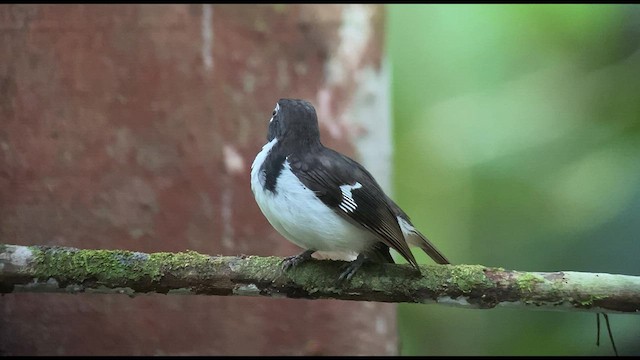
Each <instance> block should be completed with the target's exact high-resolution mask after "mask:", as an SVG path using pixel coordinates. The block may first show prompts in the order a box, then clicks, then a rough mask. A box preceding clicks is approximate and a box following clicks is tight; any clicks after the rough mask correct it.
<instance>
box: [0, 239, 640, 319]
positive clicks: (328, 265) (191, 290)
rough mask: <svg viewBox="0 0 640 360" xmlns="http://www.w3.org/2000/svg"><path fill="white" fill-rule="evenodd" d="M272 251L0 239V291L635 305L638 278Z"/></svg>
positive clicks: (556, 306) (555, 306)
mask: <svg viewBox="0 0 640 360" xmlns="http://www.w3.org/2000/svg"><path fill="white" fill-rule="evenodd" d="M281 261H282V259H281V258H278V257H259V256H209V255H203V254H199V253H197V252H194V251H187V252H180V253H166V252H160V253H152V254H146V253H141V252H134V251H125V250H90V249H76V248H69V247H56V246H19V245H0V293H15V292H63V293H82V292H92V293H107V294H109V293H112V294H122V293H124V294H128V295H129V296H135V295H140V294H148V293H161V294H181V295H187V294H191V295H219V296H232V295H235V296H271V297H288V298H304V299H340V300H356V301H380V302H407V303H438V304H444V305H454V306H463V307H472V308H480V309H489V308H494V307H497V306H510V307H521V308H530V309H544V310H562V311H592V312H618V313H632V314H638V313H640V277H637V276H628V275H614V274H603V273H599V274H595V273H584V272H572V271H560V272H546V273H543V272H519V271H512V270H505V269H502V268H490V267H485V266H482V265H421V271H422V275H420V276H418V275H416V273H415V272H414V271H412V269H411V268H410V267H409V266H408V265H396V264H379V263H366V264H365V265H363V267H362V268H361V270H359V271H358V272H357V273H356V274H355V275H354V276H353V278H352V279H351V280H350V281H349V282H347V283H338V282H337V279H338V276H339V274H340V272H341V266H342V265H343V262H341V261H332V260H311V261H309V262H307V263H304V264H301V265H300V266H298V267H296V268H294V269H291V270H288V271H286V272H285V271H283V270H282V268H281Z"/></svg>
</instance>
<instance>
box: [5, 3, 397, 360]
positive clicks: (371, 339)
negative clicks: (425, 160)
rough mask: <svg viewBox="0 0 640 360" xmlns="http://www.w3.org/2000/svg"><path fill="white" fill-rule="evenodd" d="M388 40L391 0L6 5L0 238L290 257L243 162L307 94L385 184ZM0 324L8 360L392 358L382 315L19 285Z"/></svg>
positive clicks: (338, 143)
mask: <svg viewBox="0 0 640 360" xmlns="http://www.w3.org/2000/svg"><path fill="white" fill-rule="evenodd" d="M383 29H384V7H383V5H367V4H344V5H341V4H334V5H324V4H292V5H282V4H266V5H255V4H240V5H238V4H223V5H219V4H152V5H149V4H97V5H94V4H40V5H31V4H3V5H0V36H2V40H0V54H2V61H0V242H4V243H11V244H16V245H31V244H41V245H49V246H70V247H78V248H86V249H126V250H130V251H140V252H147V253H150V252H163V251H164V252H181V251H186V250H194V251H197V252H200V253H206V254H223V255H238V254H254V255H260V256H271V255H275V256H288V255H293V254H295V253H297V252H299V251H300V249H299V248H297V247H296V246H295V245H293V244H291V243H289V242H288V241H286V240H285V239H284V238H282V237H281V236H280V235H279V234H278V233H277V232H276V231H275V230H273V228H272V227H271V226H270V224H269V223H268V222H267V220H266V219H265V218H264V216H263V215H262V213H261V212H260V209H259V208H258V206H257V205H256V203H255V200H254V199H253V195H252V193H251V189H250V185H249V178H250V176H249V173H250V167H251V163H252V161H253V159H254V157H255V156H256V154H257V153H258V152H259V151H260V148H261V147H262V145H264V143H265V142H266V141H265V139H266V133H267V127H268V121H269V118H270V117H271V112H272V110H273V107H274V106H275V103H276V101H278V99H279V98H283V97H294V98H303V99H307V100H309V101H310V102H311V103H313V104H314V106H315V107H316V110H317V112H318V118H319V122H320V131H321V136H322V140H323V143H325V144H326V145H327V146H330V147H332V148H335V149H336V150H339V151H341V152H343V153H345V154H347V155H349V156H352V157H354V158H356V159H358V160H364V165H365V166H367V167H369V168H370V170H371V171H372V173H373V174H374V176H376V178H378V179H380V180H381V184H383V183H386V184H387V186H388V181H383V180H386V179H388V178H389V171H390V166H389V164H390V161H389V154H390V151H391V147H390V140H391V139H390V136H391V133H390V132H389V131H388V129H389V125H390V117H389V111H388V106H389V102H390V99H389V97H388V94H387V91H388V90H387V89H388V87H389V83H388V81H387V80H388V75H387V69H386V68H385V66H384V61H383V60H384V59H383V52H382V48H383V39H384V37H383ZM381 124H382V125H384V126H381ZM361 144H364V145H362V146H367V144H369V146H370V147H371V149H366V148H365V147H361ZM370 150H375V151H370ZM380 152H382V154H381V153H380ZM365 153H366V154H369V156H374V157H375V158H374V160H375V163H376V164H377V165H378V166H372V164H371V163H369V162H367V161H366V158H365V157H364V156H362V154H365ZM380 155H383V156H380ZM387 189H388V187H387ZM0 313H2V318H1V319H0V324H1V325H0V354H4V355H272V356H279V355H394V354H396V353H397V351H398V346H397V344H398V343H397V336H396V325H395V307H394V306H393V304H382V303H365V302H336V301H322V300H320V301H313V302H304V301H296V300H291V299H279V300H277V301H276V300H274V299H269V298H256V297H253V298H251V297H241V298H233V299H231V298H229V297H213V296H182V297H178V296H140V297H136V298H135V299H129V298H127V297H124V296H117V295H113V296H109V295H101V296H91V295H83V296H67V295H64V294H51V293H47V294H43V293H38V294H36V293H19V294H13V295H11V296H4V297H3V298H2V300H1V301H0ZM309 324H313V326H310V325H309Z"/></svg>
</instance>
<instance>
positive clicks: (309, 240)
mask: <svg viewBox="0 0 640 360" xmlns="http://www.w3.org/2000/svg"><path fill="white" fill-rule="evenodd" d="M267 141H268V142H267V143H266V144H265V145H264V146H263V147H262V150H261V151H260V152H259V153H258V155H257V156H256V158H255V160H254V161H253V164H252V165H251V190H252V191H253V194H254V196H255V199H256V202H257V203H258V206H259V207H260V210H262V213H263V214H264V216H265V217H266V218H267V220H268V221H269V223H271V225H272V226H273V227H274V228H275V229H276V230H277V231H278V232H279V233H280V234H281V235H282V236H284V237H285V238H287V239H288V240H289V241H291V242H293V243H294V244H296V245H298V246H300V247H301V248H304V249H306V250H305V251H304V252H302V253H301V254H299V255H295V256H290V257H288V258H285V260H284V261H283V268H284V269H285V270H286V269H288V268H290V267H292V266H296V265H298V264H300V263H302V262H304V261H306V260H308V259H310V258H311V255H312V254H313V253H314V252H316V251H320V252H341V253H351V254H358V256H357V258H356V260H354V261H351V262H350V263H348V266H347V267H346V270H345V271H344V272H343V273H342V274H341V275H340V280H341V281H342V280H349V279H350V278H351V277H352V276H353V274H354V273H355V272H356V271H357V270H358V269H359V268H360V266H361V265H362V263H363V262H364V261H365V260H372V261H381V262H389V263H393V262H394V261H393V258H392V257H391V254H390V252H389V249H390V248H392V249H394V250H396V251H398V253H400V255H402V256H403V257H404V258H405V259H406V260H407V261H408V262H409V263H410V264H411V265H412V266H413V267H414V268H415V269H416V270H417V271H418V272H420V269H419V268H418V263H417V262H416V259H415V258H414V256H413V254H412V253H411V251H410V250H409V244H411V245H414V246H418V247H420V248H421V249H422V250H424V251H425V252H426V253H427V254H428V255H429V256H430V257H431V258H432V259H433V260H434V261H435V262H437V263H439V264H448V263H449V261H448V260H447V258H446V257H445V256H444V255H442V253H441V252H440V251H438V249H436V248H435V246H434V245H433V244H432V243H431V242H430V241H429V240H428V239H427V238H426V237H425V236H424V235H422V234H421V233H420V232H419V231H418V230H417V229H416V228H415V227H414V226H413V224H411V221H410V220H409V217H408V216H407V214H405V213H404V211H402V209H400V207H398V205H396V203H395V202H393V200H391V199H390V198H389V197H388V196H387V195H386V194H385V193H384V192H383V191H382V189H381V188H380V186H379V185H378V183H377V182H376V180H375V179H374V178H373V176H371V174H370V173H369V172H368V171H367V170H366V169H365V168H364V167H363V166H362V165H360V164H359V163H357V162H356V161H355V160H352V159H350V158H349V157H347V156H345V155H342V154H340V153H338V152H336V151H334V150H332V149H329V148H326V147H324V145H322V143H321V142H320V131H319V128H318V118H317V116H316V111H315V109H314V107H313V106H312V105H311V104H310V103H309V102H307V101H305V100H299V99H280V100H279V101H278V102H277V103H276V107H275V109H274V110H273V116H272V117H271V120H269V130H268V133H267Z"/></svg>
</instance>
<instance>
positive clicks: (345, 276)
mask: <svg viewBox="0 0 640 360" xmlns="http://www.w3.org/2000/svg"><path fill="white" fill-rule="evenodd" d="M365 260H367V258H366V257H365V255H364V254H363V253H361V254H358V257H357V258H356V259H355V260H353V261H351V262H348V263H346V264H344V265H343V266H342V268H343V269H344V271H343V272H342V273H341V274H340V276H339V277H338V283H343V282H345V281H349V280H351V277H352V276H353V274H355V273H356V271H358V269H360V267H361V266H362V264H364V262H365Z"/></svg>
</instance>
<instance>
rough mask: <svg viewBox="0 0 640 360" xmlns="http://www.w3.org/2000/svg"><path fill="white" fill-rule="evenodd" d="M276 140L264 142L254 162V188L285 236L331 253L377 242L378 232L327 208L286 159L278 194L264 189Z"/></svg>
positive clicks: (271, 220)
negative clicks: (266, 166) (266, 163)
mask: <svg viewBox="0 0 640 360" xmlns="http://www.w3.org/2000/svg"><path fill="white" fill-rule="evenodd" d="M276 143H277V139H274V140H272V141H271V142H269V143H267V144H266V145H264V146H263V148H262V151H260V153H258V155H257V156H256V158H255V160H254V162H253V164H252V165H251V190H252V191H253V194H254V196H255V199H256V202H257V203H258V206H259V207H260V210H262V213H263V214H264V215H265V217H266V218H267V220H269V223H271V225H272V226H273V227H274V228H275V229H276V230H277V231H278V232H279V233H280V234H282V236H284V237H285V238H287V239H288V240H289V241H291V242H293V243H294V244H296V245H298V246H300V247H302V248H305V249H311V250H318V251H331V252H333V251H337V252H352V253H360V252H362V251H364V250H366V249H367V248H369V247H370V246H371V245H373V244H374V243H375V242H376V241H378V240H377V239H376V237H375V235H373V234H371V233H370V232H368V231H367V230H365V229H363V228H359V227H356V226H355V225H353V224H351V223H350V222H348V221H347V220H345V219H343V218H342V217H341V216H340V215H338V214H336V213H335V211H333V210H332V209H331V208H329V207H327V206H326V205H325V204H324V203H323V202H322V201H321V200H320V199H318V198H317V197H316V195H315V194H314V193H313V191H311V190H310V189H308V188H307V187H306V186H304V184H302V182H300V180H298V178H297V177H296V176H295V174H294V173H293V172H292V171H291V166H290V165H289V162H288V161H285V162H284V166H283V169H282V171H281V172H280V175H279V177H278V180H277V182H276V187H275V193H274V192H271V191H268V190H265V189H264V182H265V175H264V173H261V172H262V171H261V170H260V168H261V167H262V163H263V162H264V161H265V159H266V157H267V154H268V153H269V150H271V148H272V147H273V146H274V145H275V144H276ZM355 188H357V187H355ZM341 190H342V191H343V193H344V192H347V191H350V189H346V188H344V189H341ZM349 194H350V193H349ZM346 206H348V209H351V208H352V207H353V208H354V209H355V206H356V205H355V203H354V204H353V205H352V204H351V202H349V203H348V204H347V205H346Z"/></svg>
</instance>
